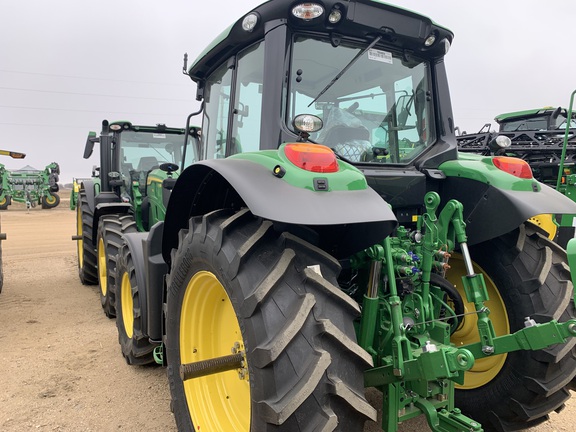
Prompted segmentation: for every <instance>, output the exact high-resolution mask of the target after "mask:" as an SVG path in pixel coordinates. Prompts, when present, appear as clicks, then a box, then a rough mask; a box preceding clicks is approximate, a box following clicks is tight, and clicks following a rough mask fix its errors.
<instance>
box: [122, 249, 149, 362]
mask: <svg viewBox="0 0 576 432" xmlns="http://www.w3.org/2000/svg"><path fill="white" fill-rule="evenodd" d="M143 264H144V263H143V262H139V261H138V259H137V258H135V256H134V254H133V251H132V250H131V249H130V246H129V245H128V244H126V243H124V244H123V245H122V247H121V248H120V251H119V252H118V261H117V263H116V327H118V342H119V343H120V347H121V349H122V355H123V356H124V358H125V359H126V363H128V364H129V365H144V364H149V363H154V352H153V351H154V347H155V345H153V344H151V343H150V340H149V338H148V337H147V336H146V335H145V331H144V330H145V329H144V328H143V324H144V316H143V314H144V313H145V311H144V310H143V303H144V301H143V297H144V296H145V292H144V283H145V281H143V280H141V277H140V275H141V274H142V273H141V272H138V271H137V269H136V266H137V265H143Z"/></svg>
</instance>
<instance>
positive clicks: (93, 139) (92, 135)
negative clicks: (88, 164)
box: [84, 131, 99, 159]
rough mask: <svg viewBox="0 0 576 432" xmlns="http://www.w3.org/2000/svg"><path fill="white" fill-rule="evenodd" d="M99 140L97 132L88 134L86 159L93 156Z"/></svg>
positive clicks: (85, 149) (85, 148)
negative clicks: (95, 144)
mask: <svg viewBox="0 0 576 432" xmlns="http://www.w3.org/2000/svg"><path fill="white" fill-rule="evenodd" d="M98 141H99V139H98V138H96V132H92V131H90V132H88V138H86V147H84V159H88V158H89V157H90V156H92V152H93V151H94V143H95V142H98Z"/></svg>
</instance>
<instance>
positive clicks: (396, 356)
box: [352, 192, 576, 432]
mask: <svg viewBox="0 0 576 432" xmlns="http://www.w3.org/2000/svg"><path fill="white" fill-rule="evenodd" d="M439 204H440V197H439V195H438V194H436V193H435V192H429V193H428V194H427V195H426V197H425V206H426V212H425V213H424V214H423V215H422V216H421V217H419V219H418V222H417V225H418V229H417V232H418V233H421V238H420V236H418V235H416V236H408V235H407V231H406V230H405V229H403V228H402V227H401V228H399V229H398V236H397V237H388V238H386V239H385V240H384V241H383V242H382V243H380V244H377V245H374V246H373V247H371V248H369V249H366V250H364V251H363V252H361V253H359V254H357V255H356V256H355V257H354V258H353V260H352V266H353V267H354V268H355V269H356V270H358V271H359V273H362V274H369V275H370V277H369V278H368V291H367V294H365V295H364V299H363V308H362V310H363V313H362V316H361V318H360V321H359V323H358V325H357V333H358V334H357V336H358V341H359V344H360V346H361V347H362V348H364V349H365V350H366V351H367V352H368V353H370V354H371V355H372V357H373V360H374V365H375V367H374V368H372V369H370V370H368V371H366V373H365V385H366V386H367V387H376V388H378V389H380V390H381V391H382V393H383V394H384V401H383V407H382V413H383V414H382V415H383V419H382V428H383V429H384V430H386V431H387V432H395V431H397V430H398V424H399V422H402V421H405V420H408V419H410V418H413V417H416V416H418V415H420V414H424V415H425V416H426V418H427V420H428V423H429V425H430V428H431V429H432V430H433V431H463V430H470V431H481V430H482V427H481V425H480V424H479V423H478V422H476V421H474V420H472V419H470V418H468V417H466V416H464V415H463V414H462V413H461V412H460V411H459V410H458V409H457V408H456V407H455V406H454V383H460V384H461V383H463V380H464V372H465V371H467V370H469V369H470V368H471V367H472V366H473V365H474V361H475V360H476V359H478V358H483V357H487V356H493V355H497V354H502V353H507V352H511V351H517V350H539V349H543V348H545V347H547V346H550V345H553V344H556V343H564V342H566V341H567V339H568V338H571V337H574V336H576V320H569V321H567V322H564V323H561V324H559V323H557V322H556V321H550V322H548V323H545V324H536V323H535V322H534V321H532V320H527V322H526V326H525V328H523V329H521V330H519V331H517V332H516V333H513V334H509V335H505V336H496V335H495V332H494V329H493V326H492V322H491V320H490V316H489V315H490V311H489V310H488V308H486V307H485V306H484V303H485V302H486V301H487V300H488V293H487V289H486V285H485V283H484V278H483V276H482V275H481V274H475V273H474V272H473V268H472V262H471V260H470V256H469V254H468V252H467V250H468V249H467V243H466V240H467V238H466V233H465V223H464V221H463V216H462V205H461V204H460V203H459V202H457V201H455V200H451V201H449V202H448V203H447V204H446V205H445V206H444V207H443V209H442V211H441V212H440V214H439V215H438V216H436V212H437V210H438V206H439ZM456 247H459V249H460V251H461V252H462V254H463V256H464V259H465V262H466V263H467V270H468V274H467V275H466V276H463V277H462V281H463V286H464V290H465V293H466V299H467V301H468V302H471V303H473V304H474V307H475V314H476V315H477V317H478V324H477V327H478V333H479V335H480V342H478V343H474V344H470V345H465V346H462V347H459V348H456V347H454V346H453V345H452V344H451V343H450V324H449V323H448V322H447V321H448V320H449V319H450V318H452V317H454V316H455V312H454V311H453V310H452V311H450V312H449V313H448V314H447V316H443V315H442V312H443V311H444V312H445V309H446V308H447V307H449V306H448V305H447V303H446V302H443V301H442V300H441V298H442V296H441V292H440V290H439V288H437V287H435V286H433V285H432V284H431V283H430V274H431V273H432V272H437V273H438V272H440V273H441V272H442V271H443V269H444V268H445V266H446V265H447V263H448V259H449V256H450V254H451V253H452V252H453V251H454V250H455V248H456ZM569 257H570V260H571V264H572V263H574V264H575V265H576V243H571V249H570V250H569ZM397 280H398V281H400V282H401V283H402V285H403V288H402V293H401V292H399V287H398V285H397V282H396V281H397Z"/></svg>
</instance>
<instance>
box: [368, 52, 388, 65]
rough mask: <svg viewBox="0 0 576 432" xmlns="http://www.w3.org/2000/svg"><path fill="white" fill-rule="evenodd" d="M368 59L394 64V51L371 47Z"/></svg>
mask: <svg viewBox="0 0 576 432" xmlns="http://www.w3.org/2000/svg"><path fill="white" fill-rule="evenodd" d="M368 59H369V60H376V61H379V62H382V63H390V64H392V53H390V52H388V51H381V50H377V49H369V50H368Z"/></svg>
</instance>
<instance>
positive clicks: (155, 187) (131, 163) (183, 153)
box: [70, 120, 198, 318]
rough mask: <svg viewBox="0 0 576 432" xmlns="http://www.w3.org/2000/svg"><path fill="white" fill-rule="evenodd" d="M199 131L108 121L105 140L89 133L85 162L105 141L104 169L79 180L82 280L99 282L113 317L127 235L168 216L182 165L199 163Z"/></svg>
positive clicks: (74, 199) (75, 198)
mask: <svg viewBox="0 0 576 432" xmlns="http://www.w3.org/2000/svg"><path fill="white" fill-rule="evenodd" d="M197 133H198V131H197V129H196V128H187V129H186V130H185V129H182V128H170V127H166V126H165V125H163V124H158V125H156V126H140V125H133V124H132V123H130V122H128V121H118V122H113V123H109V122H108V121H107V120H104V121H103V122H102V131H101V133H100V136H97V135H96V133H95V132H90V133H89V135H88V139H87V141H86V147H85V151H84V158H86V159H88V158H89V157H90V156H91V155H92V152H93V149H94V144H95V143H99V144H100V166H99V167H95V168H94V170H93V173H92V177H91V178H89V179H86V178H84V179H75V182H74V189H73V191H72V194H71V200H70V201H71V204H70V208H71V209H73V210H74V209H75V210H76V214H77V218H76V220H77V224H76V226H77V231H76V234H77V235H76V236H74V237H73V239H74V240H76V241H77V245H78V247H77V252H78V272H79V276H80V281H81V282H82V283H83V284H86V285H94V284H99V287H100V300H101V304H102V308H103V309H104V313H105V314H106V315H107V316H108V317H110V318H112V317H115V316H116V310H115V279H114V270H115V267H116V255H117V254H118V249H119V247H120V245H121V242H122V236H123V235H124V234H125V233H128V232H138V231H147V230H148V229H149V228H150V226H152V225H153V224H155V223H156V222H157V221H159V220H162V219H163V218H164V213H165V203H166V202H167V201H168V197H169V196H170V191H171V189H172V187H173V185H174V182H175V181H176V178H177V177H178V174H179V166H178V164H180V163H182V164H183V165H182V166H185V164H186V163H188V164H189V163H192V162H194V161H195V160H196V159H195V158H196V156H195V155H196V152H197V148H196V144H195V143H196V141H197V138H196V137H197ZM185 140H186V141H185ZM185 142H187V143H188V144H187V145H186V146H185V145H184V143H185ZM185 157H186V161H188V162H184V158H185Z"/></svg>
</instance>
